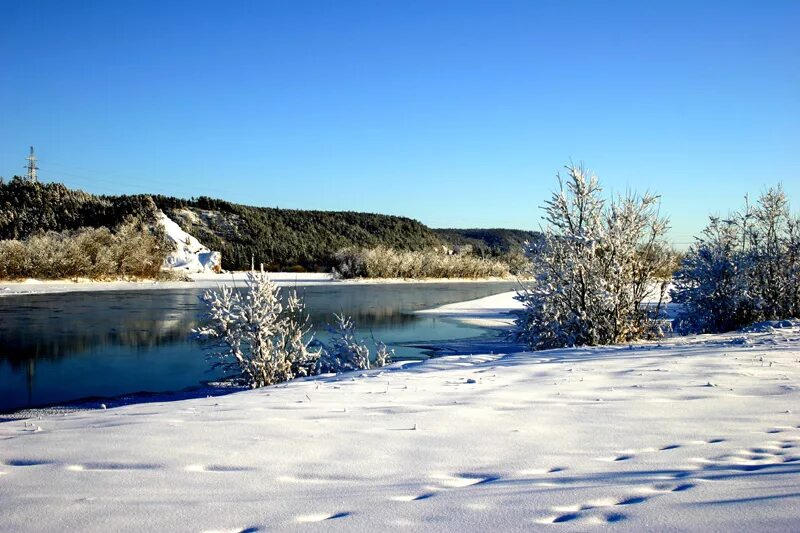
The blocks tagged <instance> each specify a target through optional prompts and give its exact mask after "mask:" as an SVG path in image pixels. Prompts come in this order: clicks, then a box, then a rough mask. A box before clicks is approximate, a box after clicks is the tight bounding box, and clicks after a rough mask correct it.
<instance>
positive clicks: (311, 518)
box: [295, 512, 352, 523]
mask: <svg viewBox="0 0 800 533" xmlns="http://www.w3.org/2000/svg"><path fill="white" fill-rule="evenodd" d="M351 514H352V513H347V512H342V513H334V514H330V513H320V514H309V515H302V516H298V517H297V518H295V521H297V522H300V523H310V522H324V521H326V520H336V519H338V518H345V517H347V516H350V515H351Z"/></svg>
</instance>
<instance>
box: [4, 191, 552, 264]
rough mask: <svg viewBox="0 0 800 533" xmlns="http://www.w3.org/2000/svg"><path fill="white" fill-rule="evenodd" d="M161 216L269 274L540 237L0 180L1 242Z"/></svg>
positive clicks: (507, 249)
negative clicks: (363, 256) (350, 255)
mask: <svg viewBox="0 0 800 533" xmlns="http://www.w3.org/2000/svg"><path fill="white" fill-rule="evenodd" d="M159 209H161V210H162V211H164V212H165V213H166V214H167V216H169V217H170V218H171V219H173V220H174V221H175V222H177V223H178V224H179V225H180V226H181V228H182V229H183V230H184V231H186V232H188V233H190V234H192V235H194V236H195V237H197V238H198V239H199V240H200V242H202V243H203V244H205V245H206V246H208V247H209V248H211V249H212V250H218V251H220V252H222V265H223V268H225V269H227V270H244V269H248V268H250V262H251V258H254V259H255V262H256V264H259V263H264V265H265V267H267V268H268V269H270V270H278V269H292V268H294V269H298V270H301V269H302V270H329V269H330V268H332V267H333V266H335V264H336V259H335V254H336V252H337V251H339V250H342V249H344V248H375V247H379V246H382V247H387V248H391V249H395V250H407V251H415V250H425V249H431V248H433V247H447V248H452V247H454V246H458V245H465V244H469V245H472V248H473V252H474V253H475V255H479V256H481V257H501V256H503V255H506V254H508V253H511V252H515V251H516V252H518V251H519V248H520V243H522V242H523V241H526V240H531V239H535V238H537V235H538V234H537V233H535V232H527V231H519V230H505V229H488V230H483V229H469V230H459V229H443V230H433V229H431V228H428V227H427V226H425V225H423V224H421V223H420V222H418V221H416V220H412V219H410V218H405V217H397V216H389V215H379V214H371V213H357V212H351V211H338V212H335V211H304V210H293V209H277V208H267V207H250V206H245V205H240V204H234V203H231V202H227V201H224V200H217V199H214V198H208V197H205V196H201V197H199V198H192V199H188V200H186V199H180V198H173V197H168V196H160V195H123V196H103V195H94V194H90V193H86V192H83V191H80V190H74V189H69V188H67V187H66V186H64V185H62V184H60V183H40V182H29V181H27V180H25V179H22V178H19V177H14V178H12V179H11V180H10V181H7V182H3V181H0V240H8V239H17V240H24V239H27V238H28V237H30V236H33V235H37V234H41V233H46V232H51V231H52V232H63V231H71V230H77V229H79V228H84V227H91V228H99V227H107V228H109V229H113V228H115V227H117V226H119V225H120V224H121V223H122V222H123V221H125V220H127V219H137V220H143V221H154V220H155V214H156V213H157V211H158V210H159Z"/></svg>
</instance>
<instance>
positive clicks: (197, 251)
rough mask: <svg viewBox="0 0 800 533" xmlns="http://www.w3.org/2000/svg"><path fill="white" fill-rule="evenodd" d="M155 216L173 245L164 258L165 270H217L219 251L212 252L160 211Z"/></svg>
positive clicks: (220, 259) (220, 262)
mask: <svg viewBox="0 0 800 533" xmlns="http://www.w3.org/2000/svg"><path fill="white" fill-rule="evenodd" d="M157 218H158V223H159V224H161V226H163V228H164V230H165V232H166V233H167V238H168V239H169V240H170V242H172V245H173V250H172V252H170V253H169V255H167V258H166V259H165V260H164V269H165V270H180V271H185V272H193V273H202V272H219V270H220V267H221V265H222V255H221V254H220V253H219V252H212V251H211V250H209V249H208V248H207V247H205V246H204V245H202V244H201V243H200V241H198V240H197V239H196V238H194V237H193V236H192V235H189V234H188V233H186V232H185V231H183V230H182V229H181V227H180V226H178V224H177V223H176V222H175V221H173V220H172V219H170V218H169V217H168V216H167V215H165V214H164V213H163V212H162V211H159V212H158V214H157Z"/></svg>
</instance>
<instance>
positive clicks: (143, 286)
mask: <svg viewBox="0 0 800 533" xmlns="http://www.w3.org/2000/svg"><path fill="white" fill-rule="evenodd" d="M269 276H270V278H272V279H273V280H274V281H276V282H277V283H278V285H281V286H304V285H321V284H325V283H332V282H336V283H351V284H363V285H367V284H376V283H485V282H487V281H504V282H508V281H510V280H508V279H501V278H488V279H447V278H437V279H407V280H406V279H349V280H336V279H334V277H333V276H332V275H331V274H326V273H316V272H307V273H300V274H296V273H294V272H270V274H269ZM246 277H247V273H246V272H233V273H228V274H210V273H203V274H188V278H189V281H152V280H149V281H92V280H88V279H81V280H78V281H70V280H46V281H42V280H36V279H29V280H24V281H0V297H2V296H14V295H20V294H54V293H64V292H94V291H137V290H154V289H192V288H197V289H215V288H218V287H221V286H223V285H231V286H244V282H245V279H246Z"/></svg>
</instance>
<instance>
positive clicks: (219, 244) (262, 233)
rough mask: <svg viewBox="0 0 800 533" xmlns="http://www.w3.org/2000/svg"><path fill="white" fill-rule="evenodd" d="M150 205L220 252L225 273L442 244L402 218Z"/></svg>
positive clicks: (203, 204) (211, 203)
mask: <svg viewBox="0 0 800 533" xmlns="http://www.w3.org/2000/svg"><path fill="white" fill-rule="evenodd" d="M153 200H154V201H155V203H156V205H157V206H158V207H159V208H161V209H162V210H163V211H164V212H165V213H166V214H167V216H169V217H170V218H171V219H173V220H174V221H175V222H177V223H178V224H179V225H180V226H181V228H183V230H184V231H186V232H188V233H190V234H192V235H194V236H195V237H197V238H198V239H199V240H200V242H202V243H203V244H205V245H206V246H208V247H210V248H211V249H214V250H219V251H221V252H222V258H223V267H224V268H226V269H235V270H241V269H247V268H250V260H251V257H253V256H254V257H255V261H256V263H260V262H263V263H265V265H266V266H267V267H268V268H269V269H271V270H275V269H285V268H290V267H293V266H296V265H297V266H300V267H303V268H305V269H328V268H329V267H332V266H334V265H335V260H334V257H333V256H334V254H335V253H336V252H337V251H338V250H341V249H343V248H348V247H358V248H362V247H366V248H372V247H375V246H379V245H383V246H387V247H389V248H394V249H398V250H422V249H425V248H430V247H431V246H437V245H441V244H442V241H441V239H439V237H438V236H437V235H436V234H435V233H434V232H433V231H431V229H430V228H428V227H427V226H424V225H423V224H421V223H419V222H417V221H416V220H412V219H410V218H404V217H396V216H389V215H377V214H371V213H356V212H352V211H301V210H294V209H277V208H269V207H250V206H245V205H240V204H234V203H231V202H226V201H223V200H215V199H212V198H207V197H200V198H197V199H193V200H181V199H178V198H170V197H164V196H153Z"/></svg>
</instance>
